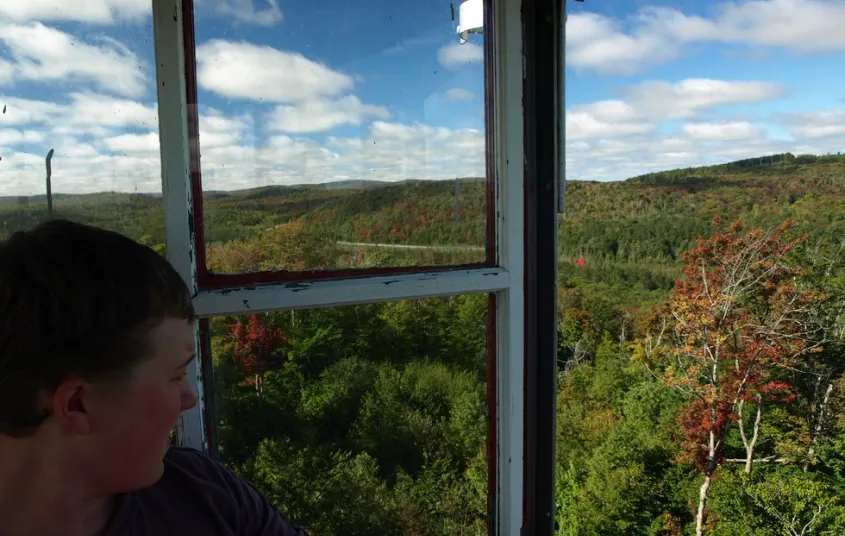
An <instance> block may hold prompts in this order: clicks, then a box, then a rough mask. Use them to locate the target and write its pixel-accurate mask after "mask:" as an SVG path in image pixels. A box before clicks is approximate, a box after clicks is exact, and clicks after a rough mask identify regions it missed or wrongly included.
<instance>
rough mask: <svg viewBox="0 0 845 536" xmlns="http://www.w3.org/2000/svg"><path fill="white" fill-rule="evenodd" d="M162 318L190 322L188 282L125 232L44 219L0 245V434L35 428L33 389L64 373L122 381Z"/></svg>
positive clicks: (42, 414) (50, 387) (49, 388)
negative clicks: (44, 220) (43, 221)
mask: <svg viewBox="0 0 845 536" xmlns="http://www.w3.org/2000/svg"><path fill="white" fill-rule="evenodd" d="M165 318H185V319H188V320H189V321H191V322H193V320H194V309H193V306H192V304H191V295H190V292H189V290H188V287H187V285H186V284H185V282H184V281H183V280H182V278H181V277H180V276H179V274H178V273H177V272H176V270H175V269H174V268H173V267H172V266H171V265H170V263H169V262H167V260H166V259H164V258H163V257H161V256H160V255H159V254H158V253H156V252H155V251H153V250H152V249H150V248H148V247H146V246H144V245H141V244H139V243H137V242H134V241H133V240H131V239H129V238H127V237H125V236H123V235H120V234H118V233H115V232H112V231H106V230H103V229H98V228H96V227H91V226H87V225H82V224H79V223H73V222H70V221H66V220H51V221H48V222H46V223H42V224H41V225H39V226H37V227H35V228H34V229H32V230H29V231H19V232H17V233H15V234H14V235H12V237H11V238H9V240H8V241H6V242H5V243H1V242H0V434H5V435H11V436H22V435H26V434H28V433H31V432H32V431H34V430H35V429H36V428H37V427H38V426H39V425H40V424H41V423H42V422H43V421H44V420H45V419H46V418H47V417H48V416H49V414H48V413H47V412H46V411H43V410H40V409H39V408H37V401H38V396H39V393H41V392H44V391H46V392H48V393H50V394H52V393H53V392H54V391H55V389H56V387H58V385H59V384H60V383H61V381H62V380H63V379H65V378H66V377H67V376H69V375H79V376H81V377H83V378H85V379H89V380H99V379H119V378H123V377H126V376H127V373H128V372H129V371H130V370H131V369H132V367H133V365H135V364H136V363H137V362H139V361H141V360H143V359H144V358H146V357H148V356H149V354H150V351H151V348H150V347H149V342H148V335H149V331H150V330H151V329H152V328H153V327H155V326H156V325H158V323H160V322H161V321H162V320H164V319H165Z"/></svg>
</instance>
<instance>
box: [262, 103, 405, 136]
mask: <svg viewBox="0 0 845 536" xmlns="http://www.w3.org/2000/svg"><path fill="white" fill-rule="evenodd" d="M388 117H390V113H389V112H388V111H387V108H384V107H382V106H373V105H371V104H364V103H362V102H361V99H359V98H358V97H356V96H354V95H346V96H344V97H341V98H339V99H334V100H328V99H315V100H307V101H304V102H302V103H299V104H297V105H293V106H292V105H279V106H277V107H276V109H275V110H274V111H273V113H272V114H271V117H270V119H269V129H270V130H271V131H280V132H292V133H309V132H325V131H328V130H331V129H333V128H335V127H338V126H341V125H355V126H360V125H361V124H362V123H363V122H364V121H365V120H367V119H369V118H378V119H387V118H388Z"/></svg>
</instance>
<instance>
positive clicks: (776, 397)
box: [0, 154, 845, 536]
mask: <svg viewBox="0 0 845 536" xmlns="http://www.w3.org/2000/svg"><path fill="white" fill-rule="evenodd" d="M843 188H845V156H840V155H826V156H812V155H801V156H794V155H791V154H784V155H773V156H766V157H762V158H755V159H748V160H743V161H738V162H732V163H728V164H723V165H719V166H710V167H702V168H689V169H679V170H672V171H667V172H662V173H653V174H649V175H645V176H641V177H636V178H633V179H629V180H627V181H622V182H614V183H596V182H570V183H569V184H568V188H567V203H568V205H567V211H566V213H565V214H564V215H562V217H561V219H560V234H559V254H560V261H561V262H560V284H559V290H558V292H559V296H558V303H559V313H558V325H559V350H558V356H557V357H558V369H559V389H558V398H557V437H558V443H557V452H558V460H557V467H556V482H557V483H556V512H555V515H556V522H557V526H558V533H559V534H561V535H565V536H604V535H607V536H610V535H621V534H624V535H653V536H658V535H666V536H680V535H693V534H694V535H701V534H710V535H721V536H739V535H746V534H747V535H752V536H775V535H790V536H798V535H811V534H812V535H822V534H845V412H844V411H845V391H843V390H844V389H845V355H843V342H845V341H843V337H845V317H843V307H844V306H845V262H843V259H845V239H843V237H845V196H843V194H842V192H843ZM485 192H486V189H485V185H484V182H483V181H482V180H480V179H473V178H461V179H456V180H454V181H444V182H434V181H408V182H402V183H395V184H387V185H385V184H378V183H368V182H363V181H362V182H356V183H350V184H336V185H322V186H296V187H265V188H259V189H254V190H248V191H240V192H207V193H206V194H205V195H204V215H205V218H206V220H205V223H206V237H207V248H208V264H209V268H210V269H211V270H213V271H215V272H221V273H222V272H239V271H257V270H302V269H309V270H310V269H316V270H320V269H332V268H363V267H370V266H405V265H425V266H427V265H443V264H471V263H478V262H482V261H483V259H484V244H485V241H486V240H485V239H486V236H485V232H486V223H485V217H486V213H487V211H486V208H487V202H488V200H487V199H486V198H485ZM54 215H55V216H58V217H67V218H71V219H76V220H79V221H84V222H87V223H94V224H96V225H100V226H103V227H107V228H112V229H115V230H118V231H120V232H123V233H125V234H127V235H128V236H131V237H133V238H134V239H137V240H139V241H141V242H143V243H146V244H148V245H150V246H151V247H154V248H156V249H157V250H158V251H160V252H161V253H165V252H166V246H165V245H164V228H163V207H162V200H161V198H160V196H152V195H141V194H116V193H101V194H95V195H81V196H70V195H62V196H56V197H55V198H54ZM45 217H46V203H45V200H44V199H43V198H0V222H2V229H0V239H2V238H3V237H4V235H7V234H8V233H11V232H13V231H14V230H15V229H20V228H26V227H29V226H31V225H33V224H34V223H36V222H37V221H39V220H41V219H44V218H45ZM410 246H413V247H410ZM487 319H488V300H487V297H486V296H461V297H454V298H438V299H429V300H417V301H401V302H391V303H379V304H368V305H358V306H349V307H335V308H326V309H319V310H306V311H295V312H290V311H287V312H272V313H266V314H255V315H245V316H232V317H221V318H214V319H212V320H211V332H212V349H213V352H212V353H213V356H212V357H213V359H212V362H213V370H212V371H211V373H212V374H213V377H214V382H213V404H212V406H213V407H212V409H213V415H214V419H215V422H216V424H217V435H216V437H215V447H216V450H217V452H218V454H219V456H220V458H221V460H223V461H224V462H225V463H227V464H229V465H230V466H232V467H234V468H235V469H236V470H237V471H238V472H240V473H241V474H243V475H244V476H246V477H247V478H248V479H249V480H250V481H251V482H253V483H254V484H255V485H256V486H257V487H258V488H259V489H260V490H261V491H262V492H264V493H265V494H266V495H267V496H268V497H269V498H270V499H271V500H272V501H273V502H274V503H275V504H276V505H277V506H278V507H279V508H280V509H281V510H282V511H284V512H285V513H286V514H287V515H288V516H290V517H291V518H292V519H293V520H294V521H295V522H297V523H299V524H302V525H305V526H307V527H308V528H309V529H310V530H311V531H312V532H313V534H315V535H325V536H332V535H357V534H380V535H392V534H397V535H412V536H416V535H420V536H422V535H444V536H445V535H449V536H452V535H457V534H465V535H470V534H471V535H480V534H486V531H487V528H486V522H487V508H488V490H487V451H486V445H487V443H486V418H487V409H486V408H487V403H486V402H487V401H486V393H487V388H486V384H487V381H488V376H487V364H486V363H487V361H486V360H487V341H486V329H485V326H486V322H487Z"/></svg>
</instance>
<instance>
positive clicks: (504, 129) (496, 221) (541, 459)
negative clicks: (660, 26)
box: [152, 0, 563, 535]
mask: <svg viewBox="0 0 845 536" xmlns="http://www.w3.org/2000/svg"><path fill="white" fill-rule="evenodd" d="M552 2H555V4H554V5H556V6H560V5H561V4H562V0H485V2H484V5H485V46H486V47H487V51H486V52H487V53H486V56H487V57H490V58H492V61H490V62H488V64H487V65H486V66H485V67H486V75H485V86H486V87H487V89H486V91H487V92H488V93H491V94H493V95H495V96H496V98H495V99H487V100H488V102H487V103H486V106H485V116H486V117H485V118H486V123H487V124H489V125H491V128H488V129H487V132H486V145H487V151H486V153H487V154H486V162H487V175H488V195H487V197H488V200H487V201H488V202H487V205H488V211H489V212H492V213H493V216H494V218H488V226H487V241H488V247H487V261H488V264H489V265H484V266H472V267H467V266H464V267H460V266H448V267H437V270H428V269H427V268H426V267H413V269H412V270H407V271H402V270H397V269H391V270H390V273H389V275H388V274H384V273H373V272H369V273H360V272H342V273H340V274H339V275H341V277H340V278H338V277H337V275H338V274H334V275H333V276H328V277H332V278H331V279H326V278H325V277H322V276H321V277H311V278H310V279H307V280H304V279H299V280H296V281H290V280H286V281H283V280H277V281H275V282H272V283H271V282H269V281H264V280H262V279H261V277H262V276H256V275H254V274H247V275H251V276H252V277H251V278H245V279H241V280H238V279H228V280H226V282H225V284H227V285H228V286H226V287H216V286H215V285H214V284H211V285H210V286H209V283H210V282H209V280H205V281H203V279H202V278H203V276H202V275H201V274H202V271H203V269H204V266H202V267H200V266H199V264H200V260H201V259H200V257H199V255H198V252H199V251H200V248H204V246H205V244H204V243H203V242H202V228H201V225H197V222H198V221H199V222H201V221H202V220H201V214H198V211H197V207H198V205H197V203H195V201H196V199H197V198H198V197H200V196H201V191H198V190H197V189H196V187H197V185H198V184H199V183H198V182H197V181H195V180H194V178H195V176H198V174H199V169H197V168H196V165H195V164H194V162H196V158H192V152H195V151H198V149H199V147H198V144H197V135H198V128H197V118H198V109H197V107H196V95H195V94H194V95H191V94H190V91H191V90H190V87H191V84H190V83H189V82H190V76H195V71H194V73H193V74H189V73H188V71H189V70H190V69H187V70H186V68H188V67H191V66H194V68H195V63H194V62H193V58H192V54H193V53H194V51H193V49H192V48H190V49H188V48H186V46H185V45H186V43H190V45H191V47H192V46H193V35H192V32H193V20H192V19H193V17H192V8H191V6H192V1H191V0H152V4H153V34H154V45H155V58H156V85H157V98H158V115H159V139H160V144H161V147H160V149H161V167H162V183H163V184H162V187H163V194H164V205H165V227H166V229H165V231H166V239H167V251H168V258H169V260H170V261H171V263H172V264H173V265H174V267H175V268H176V270H177V271H178V272H179V273H180V275H181V276H182V277H183V278H184V280H185V281H186V282H187V283H188V286H189V288H190V290H191V293H192V296H193V298H194V304H195V307H196V310H197V314H198V316H199V320H198V322H197V324H196V330H195V334H196V335H195V336H196V343H197V348H198V352H197V353H198V358H197V359H196V360H194V362H193V363H191V365H190V368H189V371H188V374H189V378H190V381H191V384H192V386H193V387H194V388H195V389H196V391H197V394H198V398H199V402H198V404H197V405H196V406H195V407H194V408H192V409H190V410H188V411H186V412H184V413H183V414H182V416H181V418H180V422H179V426H178V442H179V444H181V445H184V446H188V447H192V448H196V449H199V450H203V451H205V452H210V450H211V447H212V446H213V442H212V443H210V442H209V437H213V435H211V431H212V427H213V420H212V418H211V416H210V415H211V414H213V407H212V404H211V401H212V389H213V387H214V386H213V382H212V381H211V376H210V373H209V369H210V344H209V342H210V337H209V332H208V325H209V321H208V319H209V318H210V317H211V316H215V315H220V314H238V313H250V312H258V311H267V310H290V309H301V308H311V307H328V306H333V305H352V304H363V303H372V302H377V301H390V300H401V299H415V298H426V297H440V296H449V295H458V294H468V293H472V294H476V293H489V294H491V299H490V307H491V313H494V314H491V315H490V320H489V321H488V338H489V343H488V347H489V349H490V350H489V351H490V358H489V360H488V376H489V379H491V380H495V381H489V382H488V393H489V395H488V396H489V399H488V408H489V412H490V416H489V421H488V438H487V439H488V442H487V444H488V446H491V447H494V449H492V450H490V451H488V454H489V455H490V475H489V478H490V489H489V491H488V493H489V495H490V501H489V505H488V506H489V515H488V527H489V533H490V534H495V535H505V534H507V535H519V534H522V533H523V531H524V530H525V529H526V528H530V527H538V526H539V525H537V524H536V519H537V517H543V516H545V517H546V518H548V517H549V513H551V518H552V519H551V523H552V526H553V511H551V508H552V506H553V502H551V500H552V497H548V498H547V497H545V495H543V494H542V493H541V494H540V495H541V496H538V494H537V492H536V490H537V489H538V487H537V486H538V485H540V484H538V483H543V482H544V483H545V484H543V485H548V483H551V485H552V486H553V482H554V480H553V479H554V459H553V456H554V444H553V443H552V444H549V442H548V439H549V433H548V431H546V432H543V430H544V429H545V430H549V429H551V430H554V428H553V427H554V405H553V404H554V393H553V391H552V396H551V399H549V396H548V395H549V392H548V386H549V385H553V383H550V382H554V379H555V378H556V374H554V373H552V374H551V375H550V376H551V377H549V378H546V379H547V380H548V381H547V382H545V384H544V385H545V387H544V388H542V389H541V391H535V389H536V388H537V387H538V386H539V385H540V384H539V383H537V382H536V380H537V378H538V377H540V375H546V374H547V373H548V372H549V371H554V366H555V359H556V322H555V321H554V320H555V319H554V317H552V318H551V319H549V318H546V319H545V321H542V322H539V323H537V324H536V325H532V323H536V322H538V320H542V319H543V318H544V316H543V315H546V316H547V312H548V311H549V310H555V309H556V298H557V296H556V291H555V292H552V293H551V294H552V296H548V295H544V294H543V292H537V288H541V289H542V288H545V289H548V287H547V286H542V285H548V284H550V281H551V282H552V283H551V284H556V257H557V254H556V252H557V248H556V247H555V248H554V249H553V250H552V251H553V253H554V254H553V255H551V256H549V255H545V256H542V249H543V248H539V247H538V243H539V242H538V239H541V237H542V236H547V235H548V233H551V234H552V235H553V236H555V237H556V236H557V235H556V233H557V223H556V216H557V213H556V210H555V211H554V214H553V217H552V216H551V215H550V212H549V210H548V204H549V203H548V202H545V203H544V202H543V199H542V194H546V195H547V192H546V191H545V190H541V189H540V188H547V187H548V183H549V181H551V182H552V183H553V185H554V184H557V181H556V176H557V173H558V172H557V171H556V170H557V168H558V165H557V162H556V161H555V160H554V158H556V157H557V153H556V149H555V146H556V143H557V140H558V137H559V136H560V138H561V140H562V132H560V129H555V130H554V131H553V132H551V133H550V132H549V129H548V122H545V123H543V122H542V121H538V117H539V116H541V115H542V114H543V113H546V112H549V113H550V112H551V111H552V110H555V103H554V101H555V100H556V95H555V94H554V93H555V91H549V90H548V88H545V90H543V89H542V88H543V84H547V83H548V73H547V72H546V71H548V69H549V68H550V66H549V63H548V61H546V62H543V61H540V60H539V58H540V57H541V54H540V52H539V50H538V47H539V46H540V45H541V44H542V43H544V42H545V41H549V42H551V43H552V46H553V48H556V43H555V42H554V39H555V38H554V36H553V35H552V36H538V35H532V34H531V33H529V32H532V31H534V29H536V28H544V27H547V26H548V23H544V22H542V21H543V20H544V18H545V17H547V16H548V14H549V12H550V11H549V10H550V9H552V12H553V8H549V6H551V5H552ZM493 3H495V4H496V9H490V6H491V4H493ZM538 22H539V24H538ZM550 24H551V26H552V28H555V27H559V26H560V24H561V22H560V18H558V19H557V20H555V19H553V20H552V21H551V23H550ZM456 38H457V36H456ZM529 39H534V43H533V46H531V45H530V44H528V40H529ZM524 44H526V46H524ZM552 63H554V61H553V62H552ZM194 87H195V86H194ZM559 91H560V92H561V93H562V91H563V89H562V85H561V86H560V90H559ZM550 97H551V98H550ZM532 99H533V103H529V102H527V101H529V100H532ZM526 110H527V111H528V112H529V113H526ZM555 121H556V120H553V121H552V123H553V124H556V123H555ZM548 134H551V137H546V136H547V135H548ZM549 146H551V148H552V150H551V151H549ZM532 159H533V160H532ZM540 159H542V162H540ZM528 163H531V164H532V165H526V164H528ZM549 170H552V173H551V175H548V171H549ZM553 188H555V191H556V192H557V187H556V186H553ZM547 197H548V196H547ZM557 198H558V196H557V195H556V196H554V197H553V198H552V200H551V201H552V204H553V205H554V206H556V199H557ZM538 202H539V203H540V204H537V203H538ZM532 203H533V204H532ZM532 206H533V207H536V208H539V209H540V211H539V212H538V211H536V210H535V211H531V210H529V208H530V207H532ZM200 210H201V209H200ZM198 218H199V219H198ZM552 221H554V225H553V226H551V225H550V222H552ZM543 233H546V235H544V234H543ZM545 249H546V250H548V247H546V248H545ZM550 258H553V259H554V262H553V263H552V262H551V261H550ZM306 275H312V276H313V273H312V274H306ZM323 275H325V274H323ZM537 277H542V278H543V279H542V280H539V281H540V285H541V287H537V284H538V281H533V282H532V279H535V278H537ZM550 278H553V279H550ZM211 283H213V282H211ZM262 283H263V284H262ZM546 294H549V293H548V292H547V293H546ZM550 306H551V307H550ZM550 320H551V321H550ZM529 336H530V337H531V338H532V340H530V341H529V340H528V337H529ZM550 341H555V342H554V347H553V348H549V342H550ZM529 343H530V344H529ZM526 380H530V381H532V382H533V383H532V384H531V385H529V384H527V383H526ZM529 395H530V396H529ZM550 404H551V405H550ZM544 405H545V406H544ZM543 408H544V409H543ZM551 439H552V440H554V432H553V431H552V432H551ZM538 447H540V448H541V449H545V450H543V453H544V454H543V453H540V451H539V450H538ZM549 452H551V454H552V458H551V459H550V458H549V456H548V453H549ZM538 454H539V455H538ZM550 460H551V462H550ZM538 478H539V480H538ZM549 479H551V480H549ZM552 489H553V488H552ZM532 533H535V534H540V533H541V532H532ZM546 534H549V533H546Z"/></svg>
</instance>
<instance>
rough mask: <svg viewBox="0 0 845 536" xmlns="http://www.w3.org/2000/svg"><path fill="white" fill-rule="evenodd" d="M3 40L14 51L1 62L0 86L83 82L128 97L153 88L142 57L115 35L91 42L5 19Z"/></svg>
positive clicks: (1, 31) (0, 28)
mask: <svg viewBox="0 0 845 536" xmlns="http://www.w3.org/2000/svg"><path fill="white" fill-rule="evenodd" d="M0 43H2V44H3V45H5V46H6V47H7V49H8V54H9V56H8V58H9V59H7V60H6V61H5V62H3V63H1V64H0V85H6V86H9V85H13V84H14V83H16V82H18V81H34V82H43V83H46V84H57V83H59V82H83V83H93V84H94V85H95V86H96V87H98V88H101V89H105V90H108V91H112V92H114V93H117V94H118V95H123V96H127V97H141V96H143V95H144V94H145V93H146V92H147V89H148V88H149V86H148V83H147V78H146V75H145V73H144V65H143V62H142V61H141V60H140V58H138V57H137V56H136V55H135V54H134V53H133V52H132V51H131V50H129V49H128V48H127V47H126V46H125V45H123V44H121V43H119V42H118V41H115V40H114V39H110V38H107V37H101V38H100V39H99V42H98V43H92V44H89V43H84V42H82V41H80V40H78V39H76V38H75V37H73V36H72V35H70V34H67V33H65V32H62V31H59V30H57V29H55V28H50V27H48V26H45V25H43V24H41V23H40V22H33V23H29V24H3V23H0ZM9 60H11V61H9Z"/></svg>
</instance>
